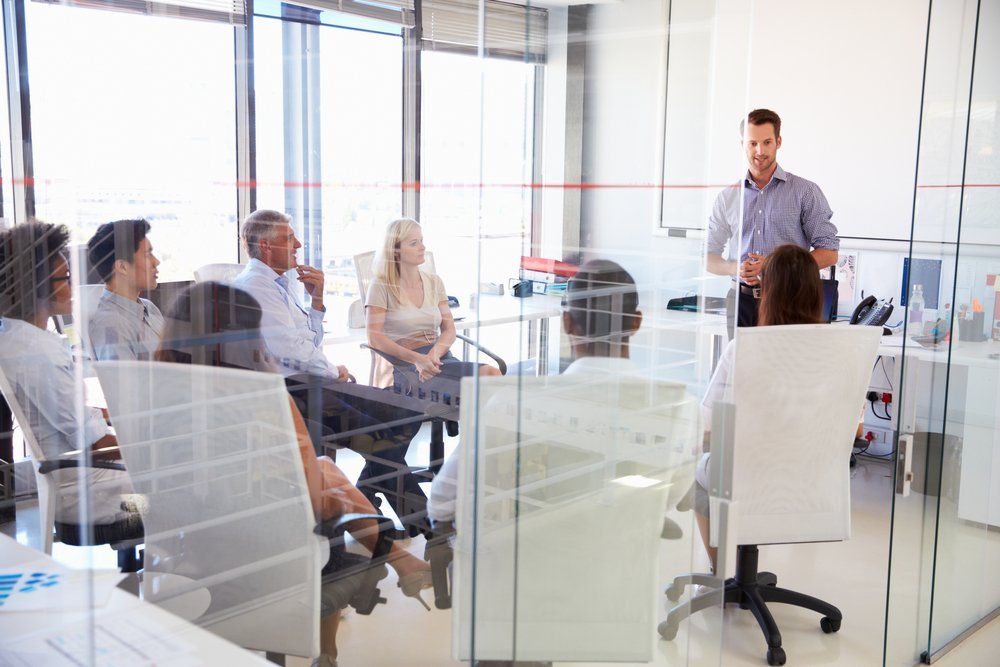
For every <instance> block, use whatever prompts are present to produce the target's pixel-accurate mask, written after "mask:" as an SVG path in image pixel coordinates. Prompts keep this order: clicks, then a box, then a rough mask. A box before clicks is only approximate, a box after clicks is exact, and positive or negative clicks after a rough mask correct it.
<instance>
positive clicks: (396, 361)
mask: <svg viewBox="0 0 1000 667" xmlns="http://www.w3.org/2000/svg"><path fill="white" fill-rule="evenodd" d="M455 338H456V340H460V341H462V342H463V343H466V344H467V345H471V346H472V347H474V348H476V349H477V350H479V351H480V352H482V353H483V354H485V355H486V356H487V357H489V358H490V359H492V360H493V361H495V362H496V364H497V366H498V367H499V368H500V374H501V375H506V374H507V362H506V361H504V360H503V359H502V358H501V357H500V355H498V354H497V353H495V352H493V351H491V350H490V349H489V348H486V347H484V346H482V345H480V344H479V343H477V342H476V341H474V340H472V339H471V338H469V337H468V336H463V335H462V334H460V333H456V334H455ZM361 347H362V349H366V350H371V351H372V352H374V353H375V354H377V355H378V356H380V357H382V358H383V359H385V360H386V361H388V362H389V363H390V364H392V365H393V366H394V367H396V368H401V369H407V368H410V367H412V366H413V364H411V363H410V362H408V361H403V360H402V359H400V358H399V357H394V356H392V355H391V354H388V353H386V352H382V351H381V350H378V349H376V348H374V347H372V346H371V345H368V344H367V343H362V344H361Z"/></svg>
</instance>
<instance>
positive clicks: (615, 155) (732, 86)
mask: <svg viewBox="0 0 1000 667" xmlns="http://www.w3.org/2000/svg"><path fill="white" fill-rule="evenodd" d="M705 5H706V3H704V2H701V1H699V0H674V2H673V14H674V19H675V23H674V27H675V34H674V37H673V41H672V45H671V51H670V84H671V87H670V89H669V90H666V80H667V79H666V77H667V70H666V62H665V61H666V44H667V39H666V23H667V17H666V11H667V3H663V2H660V0H629V2H626V3H623V4H614V5H598V6H594V7H592V10H591V15H590V36H589V49H588V52H587V72H588V78H587V92H586V99H587V107H586V120H587V125H586V134H585V142H586V146H585V153H584V160H585V164H584V174H585V177H586V179H587V181H588V182H589V183H593V184H606V185H632V186H634V187H632V188H599V187H598V188H594V189H590V190H588V191H586V192H585V193H584V210H583V213H582V216H583V220H582V227H583V230H584V236H583V244H584V245H585V246H586V247H590V248H594V249H608V250H610V251H613V252H623V253H624V252H643V253H647V254H648V255H650V256H651V257H652V256H655V257H656V258H658V261H655V262H654V261H653V260H650V261H649V262H647V267H646V269H647V271H648V274H647V275H648V277H649V278H654V277H655V278H656V279H657V282H660V281H661V280H662V281H664V282H662V283H660V284H661V285H664V287H665V288H666V289H671V290H672V291H676V292H678V293H683V292H686V291H688V290H694V289H698V290H701V289H704V290H705V291H706V292H708V293H716V294H721V293H723V292H724V291H725V288H726V282H725V279H709V280H708V281H707V285H706V284H705V282H706V281H705V280H704V279H703V278H702V277H701V275H702V269H701V268H700V266H701V265H700V261H701V254H702V245H701V240H700V239H699V238H683V239H678V238H666V237H664V236H661V235H658V234H657V233H655V232H654V230H656V229H657V228H658V226H659V216H660V201H659V194H658V190H657V188H656V187H651V186H655V185H656V184H658V183H660V182H661V180H660V179H661V178H663V179H665V181H666V182H667V183H683V184H689V185H709V186H711V185H718V184H722V183H727V182H735V181H736V180H737V179H738V178H739V177H740V175H741V173H742V171H743V169H744V168H745V167H744V163H743V161H742V160H743V158H742V153H741V149H740V146H739V141H738V132H737V126H738V122H739V118H740V116H741V114H743V113H745V112H746V110H748V109H751V108H754V107H757V106H767V107H770V108H773V109H775V110H776V111H778V112H779V113H780V114H781V115H782V119H783V126H782V135H783V138H784V145H783V148H782V149H781V152H780V153H779V160H780V162H781V164H782V165H783V166H784V167H785V168H786V169H788V170H789V171H791V172H793V173H797V174H799V175H801V176H803V177H806V178H809V179H810V180H814V181H816V182H817V183H819V184H820V185H821V187H822V188H823V190H824V192H825V193H826V194H827V197H828V198H829V200H830V202H831V206H832V208H833V210H834V221H835V223H836V224H837V225H838V227H839V229H840V231H841V234H842V235H843V236H846V237H852V236H858V237H876V238H888V239H898V240H900V241H902V240H904V239H908V238H909V232H910V224H911V210H912V206H913V182H914V174H915V166H916V154H917V126H918V121H919V111H920V92H921V77H922V67H923V48H924V38H925V34H926V20H927V15H926V4H925V3H914V2H912V1H910V0H887V1H885V2H880V3H868V2H865V1H863V0H845V1H844V2H840V3H825V2H818V1H812V0H810V1H795V2H793V1H791V0H758V1H757V2H755V3H753V4H752V5H751V4H750V3H746V2H743V0H719V1H718V2H716V3H715V6H714V11H710V12H705V11H704V6H705ZM709 6H710V7H711V5H709ZM705 72H708V73H710V76H709V78H710V80H709V81H706V80H705V75H704V73H705ZM692 73H694V75H692ZM664 97H665V98H666V101H664ZM664 113H665V114H666V134H667V137H666V142H665V145H666V155H665V156H664V154H663V153H662V152H661V145H660V144H659V142H660V140H661V137H662V136H663V134H664V129H663V128H664V125H663V123H664V116H663V114H664ZM664 158H665V159H664ZM661 160H664V162H663V163H662V164H661V162H660V161H661ZM717 192H718V189H714V190H713V189H711V188H709V189H707V190H706V189H704V188H702V189H701V190H700V191H695V192H694V193H693V194H692V193H688V194H686V195H684V194H678V193H677V192H675V191H673V190H668V191H667V193H668V194H667V202H668V210H667V212H666V219H667V221H668V222H669V221H671V217H670V216H671V211H673V210H675V209H676V210H679V211H680V213H679V214H677V215H676V216H675V217H674V219H673V221H675V222H678V224H679V225H680V226H686V227H692V226H694V225H692V224H690V222H691V220H692V218H694V219H695V222H697V223H699V224H700V226H704V224H705V222H706V217H707V210H708V208H709V207H710V205H711V201H712V199H713V198H714V196H715V194H716V193H717ZM671 197H673V199H671ZM671 201H673V202H674V203H676V204H677V205H676V207H674V206H670V202H671ZM699 209H700V212H699V213H694V212H695V211H698V210H699ZM699 218H700V220H699ZM685 223H687V224H685ZM689 236H692V234H691V233H689ZM850 243H851V242H850V240H849V239H848V240H846V241H845V246H848V245H850ZM900 251H901V252H905V251H906V248H905V247H902V246H901V247H900ZM873 261H874V262H875V263H879V262H880V261H881V260H878V259H877V255H876V259H875V260H873ZM654 265H656V269H655V270H654V269H653V268H652V267H653V266H654ZM663 265H669V268H668V267H665V266H663ZM861 270H862V271H864V267H863V266H862V267H861ZM874 275H875V273H874V272H872V273H870V274H868V278H872V277H873V276H874ZM869 291H875V292H877V293H890V292H898V283H897V284H896V285H889V284H888V280H887V284H885V285H879V284H877V281H875V284H872V285H871V286H870V288H869ZM849 305H850V304H845V305H844V306H843V307H844V308H847V307H848V306H849Z"/></svg>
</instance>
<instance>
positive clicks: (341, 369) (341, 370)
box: [337, 366, 351, 382]
mask: <svg viewBox="0 0 1000 667" xmlns="http://www.w3.org/2000/svg"><path fill="white" fill-rule="evenodd" d="M350 377H351V374H350V373H349V372H348V370H347V366H337V381H338V382H347V380H348V379H350Z"/></svg>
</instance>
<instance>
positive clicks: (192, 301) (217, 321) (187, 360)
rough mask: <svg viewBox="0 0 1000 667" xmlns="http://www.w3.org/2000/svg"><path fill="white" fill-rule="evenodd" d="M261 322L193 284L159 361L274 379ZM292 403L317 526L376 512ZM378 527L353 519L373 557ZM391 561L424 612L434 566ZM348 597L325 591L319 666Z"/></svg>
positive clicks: (220, 289)
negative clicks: (320, 447) (319, 449)
mask: <svg viewBox="0 0 1000 667" xmlns="http://www.w3.org/2000/svg"><path fill="white" fill-rule="evenodd" d="M260 322H261V308H260V304H258V303H257V301H256V300H255V299H254V298H253V297H252V296H250V295H249V294H248V293H247V292H245V291H243V290H241V289H239V288H236V287H232V286H228V285H223V284H221V283H217V282H204V283H199V284H196V285H193V286H191V287H189V288H187V289H185V290H184V291H183V292H182V293H181V294H180V295H179V296H178V298H177V300H176V301H175V302H174V305H173V308H172V309H171V311H170V313H169V317H168V318H167V320H166V326H165V328H164V333H163V340H162V341H161V343H160V346H159V349H158V350H157V351H156V355H155V358H156V360H157V361H166V362H173V363H184V364H200V365H209V366H220V367H229V368H242V369H247V370H252V371H258V372H265V373H276V372H277V369H276V368H275V367H274V365H273V364H272V362H271V361H270V359H269V357H268V353H267V350H266V347H265V345H264V343H263V341H262V338H261V335H260ZM193 341H195V342H196V343H194V342H193ZM288 401H289V408H290V409H291V414H292V421H293V423H294V424H295V434H296V437H297V439H298V445H299V454H300V456H301V458H302V466H303V468H304V471H305V477H306V486H307V487H308V491H309V499H310V501H311V502H312V506H313V511H314V512H315V515H316V519H317V521H323V520H327V519H332V518H336V517H339V516H341V515H343V514H349V513H360V514H374V513H375V508H374V507H373V506H372V504H371V503H370V502H369V501H368V499H367V498H366V497H365V496H364V494H363V493H361V491H359V490H358V488H357V487H355V486H354V485H353V484H351V482H350V480H348V478H347V476H346V475H345V474H344V473H343V471H342V470H341V469H340V468H339V467H338V466H337V464H336V463H334V461H333V460H332V459H331V458H330V457H328V456H316V450H315V448H314V446H313V442H312V440H311V439H310V436H309V432H308V429H307V428H306V424H305V421H304V419H303V418H302V414H301V413H300V412H299V409H298V407H297V406H296V405H295V402H294V401H293V400H292V398H291V396H289V397H288ZM374 523H375V522H374V521H370V520H369V521H356V522H354V523H352V524H351V527H350V528H349V529H348V530H349V532H350V533H351V534H352V535H353V536H354V537H355V539H357V540H358V542H360V543H361V544H362V545H364V546H365V547H366V548H367V549H368V550H369V551H374V550H375V545H376V543H377V541H378V535H377V532H376V530H375V525H374ZM332 553H333V552H332ZM387 562H388V564H389V566H390V567H392V568H393V569H394V570H395V571H396V574H397V576H398V577H399V581H398V585H399V588H400V589H401V590H402V591H403V594H404V595H407V596H409V597H415V598H417V600H419V601H420V602H421V604H423V605H424V606H425V607H427V604H426V603H425V602H424V601H423V599H422V598H421V597H420V591H421V590H423V589H424V588H429V587H430V585H431V579H430V565H428V564H427V563H426V562H425V561H423V560H421V559H419V558H417V557H415V556H413V555H412V554H410V553H409V552H408V551H406V550H405V549H403V548H401V547H400V546H399V545H398V544H395V543H393V545H392V548H391V551H390V552H389V556H388V559H387ZM336 566H337V563H335V562H331V563H330V564H328V566H327V567H326V568H324V574H326V573H327V572H330V573H331V577H330V578H331V579H332V580H334V581H335V574H334V573H335V570H336ZM325 579H326V578H325ZM344 593H345V591H344V590H343V587H341V586H335V585H333V584H329V585H325V586H324V587H323V591H322V595H323V603H324V604H323V606H324V608H326V609H331V608H333V609H335V611H333V612H332V613H328V614H327V615H326V616H324V617H323V618H322V619H321V621H320V651H321V655H320V657H319V658H317V659H316V660H315V661H314V662H313V665H314V667H316V666H319V667H330V666H332V665H336V664H337V663H336V658H337V643H336V634H337V628H338V625H339V622H340V614H339V608H340V607H343V606H345V605H346V601H344V597H346V596H345V595H344ZM427 609H428V610H429V609H430V607H427Z"/></svg>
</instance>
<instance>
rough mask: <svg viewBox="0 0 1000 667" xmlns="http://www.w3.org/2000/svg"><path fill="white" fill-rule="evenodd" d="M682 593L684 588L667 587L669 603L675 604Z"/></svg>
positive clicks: (674, 585)
mask: <svg viewBox="0 0 1000 667" xmlns="http://www.w3.org/2000/svg"><path fill="white" fill-rule="evenodd" d="M682 593H684V587H683V586H678V585H677V584H670V585H669V586H667V590H666V594H667V599H668V600H670V601H671V602H677V601H678V600H680V599H681V594H682Z"/></svg>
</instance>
